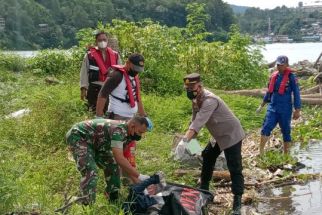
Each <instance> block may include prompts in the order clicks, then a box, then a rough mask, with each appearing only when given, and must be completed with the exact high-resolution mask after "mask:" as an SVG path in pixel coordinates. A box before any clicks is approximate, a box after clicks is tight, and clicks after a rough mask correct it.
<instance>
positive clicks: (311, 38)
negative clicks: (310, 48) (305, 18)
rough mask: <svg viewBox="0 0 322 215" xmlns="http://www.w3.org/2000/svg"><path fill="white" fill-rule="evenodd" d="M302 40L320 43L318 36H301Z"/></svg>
mask: <svg viewBox="0 0 322 215" xmlns="http://www.w3.org/2000/svg"><path fill="white" fill-rule="evenodd" d="M302 40H304V41H309V42H316V41H320V35H312V36H303V37H302Z"/></svg>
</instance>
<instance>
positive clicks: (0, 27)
mask: <svg viewBox="0 0 322 215" xmlns="http://www.w3.org/2000/svg"><path fill="white" fill-rule="evenodd" d="M5 27H6V20H5V19H4V18H3V17H0V31H3V30H4V28H5Z"/></svg>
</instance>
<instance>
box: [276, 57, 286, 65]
mask: <svg viewBox="0 0 322 215" xmlns="http://www.w3.org/2000/svg"><path fill="white" fill-rule="evenodd" d="M276 64H277V65H284V64H288V57H286V56H285V55H280V56H278V57H277V59H276Z"/></svg>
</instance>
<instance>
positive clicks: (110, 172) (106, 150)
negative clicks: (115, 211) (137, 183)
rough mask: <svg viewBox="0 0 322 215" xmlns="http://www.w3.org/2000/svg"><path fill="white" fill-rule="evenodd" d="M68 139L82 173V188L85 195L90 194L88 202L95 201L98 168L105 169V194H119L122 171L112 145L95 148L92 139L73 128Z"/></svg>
mask: <svg viewBox="0 0 322 215" xmlns="http://www.w3.org/2000/svg"><path fill="white" fill-rule="evenodd" d="M66 141H67V143H68V145H69V149H70V151H71V152H72V154H73V157H74V160H75V161H76V165H77V169H78V171H79V172H80V173H81V175H82V178H81V181H80V190H81V192H82V195H83V196H86V195H88V202H89V203H93V202H94V201H95V198H96V186H97V180H98V168H101V169H103V171H104V177H105V182H106V188H105V194H106V195H107V196H108V195H110V194H114V196H115V194H116V195H117V193H118V191H119V189H120V186H121V180H120V172H119V168H118V165H117V163H116V162H115V160H114V157H113V154H112V151H111V147H110V145H109V146H106V145H103V146H101V147H100V148H99V149H94V147H93V144H92V143H91V140H87V139H86V138H84V137H82V135H81V134H79V132H78V131H77V130H73V129H71V130H70V131H69V132H68V133H67V135H66Z"/></svg>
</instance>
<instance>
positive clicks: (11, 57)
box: [0, 52, 26, 72]
mask: <svg viewBox="0 0 322 215" xmlns="http://www.w3.org/2000/svg"><path fill="white" fill-rule="evenodd" d="M0 62H1V64H0V69H3V70H9V71H13V72H21V71H23V70H24V69H25V68H26V60H25V59H24V58H23V57H21V56H19V55H15V54H11V53H8V52H0Z"/></svg>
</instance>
